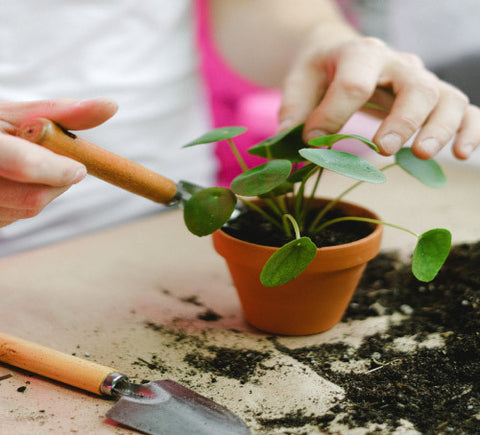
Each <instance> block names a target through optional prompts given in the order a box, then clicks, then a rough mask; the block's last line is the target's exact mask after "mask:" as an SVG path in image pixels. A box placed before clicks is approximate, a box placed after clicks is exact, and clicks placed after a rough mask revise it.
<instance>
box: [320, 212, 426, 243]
mask: <svg viewBox="0 0 480 435" xmlns="http://www.w3.org/2000/svg"><path fill="white" fill-rule="evenodd" d="M344 221H358V222H368V223H371V224H377V225H385V226H387V227H392V228H396V229H397V230H401V231H405V232H406V233H410V234H411V235H412V236H415V237H417V238H418V237H420V234H418V233H416V232H414V231H412V230H409V229H408V228H404V227H401V226H399V225H395V224H391V223H388V222H383V221H380V220H378V219H371V218H366V217H357V216H345V217H340V218H336V219H332V220H330V221H328V222H325V223H323V224H322V225H320V226H319V227H318V228H316V229H315V231H314V232H312V234H316V233H319V232H320V231H321V230H323V229H324V228H326V227H329V226H330V225H333V224H336V223H338V222H344Z"/></svg>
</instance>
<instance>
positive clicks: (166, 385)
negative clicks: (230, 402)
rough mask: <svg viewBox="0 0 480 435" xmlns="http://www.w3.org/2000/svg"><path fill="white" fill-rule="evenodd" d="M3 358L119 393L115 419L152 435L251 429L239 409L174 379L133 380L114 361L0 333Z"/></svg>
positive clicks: (226, 434)
mask: <svg viewBox="0 0 480 435" xmlns="http://www.w3.org/2000/svg"><path fill="white" fill-rule="evenodd" d="M0 361H1V362H4V363H7V364H10V365H12V366H15V367H19V368H22V369H24V370H28V371H30V372H33V373H37V374H39V375H42V376H45V377H48V378H50V379H54V380H56V381H60V382H63V383H65V384H68V385H71V386H73V387H77V388H80V389H82V390H85V391H89V392H92V393H95V394H98V395H102V396H106V397H111V398H114V399H119V400H118V401H117V402H116V403H115V405H114V406H113V407H112V408H111V409H110V410H109V411H108V412H107V414H106V416H107V417H108V418H110V419H111V420H114V421H116V422H118V423H121V424H123V425H125V426H128V427H130V428H133V429H136V430H138V431H141V432H144V433H146V434H152V435H179V434H182V435H230V434H231V435H247V434H250V430H249V429H248V427H247V426H246V425H245V423H244V422H243V421H242V420H241V419H240V418H239V417H237V416H236V415H235V414H233V413H232V412H230V411H229V410H227V409H226V408H224V407H223V406H221V405H219V404H217V403H215V402H213V401H212V400H210V399H208V398H206V397H204V396H202V395H200V394H197V393H195V392H194V391H192V390H189V389H188V388H185V387H184V386H182V385H180V384H178V383H177V382H174V381H171V380H161V381H155V382H148V383H146V384H135V383H133V382H130V381H129V380H128V378H127V376H125V375H124V374H122V373H119V372H117V371H116V370H115V369H113V368H111V367H106V366H102V365H100V364H97V363H94V362H92V361H87V360H84V359H81V358H78V357H75V356H72V355H68V354H64V353H62V352H59V351H57V350H53V349H50V348H47V347H44V346H41V345H38V344H36V343H32V342H30V341H26V340H23V339H20V338H17V337H13V336H11V335H8V334H3V333H0Z"/></svg>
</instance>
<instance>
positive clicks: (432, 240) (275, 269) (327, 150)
mask: <svg viewBox="0 0 480 435" xmlns="http://www.w3.org/2000/svg"><path fill="white" fill-rule="evenodd" d="M302 128H303V125H299V126H297V127H295V128H293V129H291V130H288V131H285V132H282V133H279V134H277V135H275V136H273V137H271V138H268V139H266V140H265V141H263V142H261V143H259V144H257V145H255V146H253V147H252V148H250V149H249V150H248V152H249V153H251V154H253V155H256V156H261V157H264V158H265V163H262V164H260V165H258V166H255V167H253V168H248V167H247V166H246V164H245V162H244V160H243V158H242V156H241V155H240V153H239V151H238V149H237V148H236V147H235V144H234V142H233V138H234V137H236V136H238V135H239V134H242V133H243V132H244V131H245V130H246V129H245V128H244V127H226V128H218V129H215V130H212V131H210V132H208V133H206V134H205V135H202V136H201V137H199V138H198V139H196V140H194V141H192V142H190V143H188V144H186V145H185V147H190V146H196V145H201V144H206V143H213V142H215V143H216V142H219V141H226V143H228V145H229V146H230V148H231V150H232V152H233V154H234V155H235V157H236V159H237V160H238V162H239V164H240V166H241V167H242V173H241V174H240V175H238V176H237V177H236V178H235V179H234V180H233V181H232V183H231V186H230V188H224V187H209V188H205V189H201V188H198V187H196V186H192V185H190V184H189V183H186V182H183V185H184V188H186V189H187V190H189V191H190V193H191V197H190V198H189V199H188V200H187V201H186V203H185V204H184V220H185V223H186V226H187V228H188V229H189V230H190V231H191V232H192V233H193V234H196V235H198V236H205V235H209V234H213V243H214V247H215V249H216V250H217V252H218V253H219V254H220V255H222V256H223V257H225V259H226V262H227V264H228V267H229V269H230V272H231V275H232V278H233V281H234V284H235V287H236V289H237V291H238V294H239V298H240V301H241V304H242V308H243V312H244V315H245V317H246V319H247V321H248V322H249V323H251V324H252V325H254V326H256V327H258V328H259V329H261V330H264V331H267V332H272V333H278V334H287V335H304V334H312V333H317V332H320V331H324V330H326V329H329V328H331V327H332V326H334V325H335V324H336V323H337V322H339V321H340V319H341V317H342V315H343V313H344V311H345V310H346V308H347V306H348V304H349V301H350V299H351V297H352V295H353V293H354V291H355V288H356V286H357V284H358V281H359V280H360V277H361V274H362V272H363V270H364V269H365V266H366V263H367V262H368V261H369V260H371V259H372V258H373V257H375V256H376V255H377V253H378V251H379V249H380V241H381V235H382V227H383V226H391V227H395V228H397V229H399V230H402V231H404V232H407V233H409V234H410V235H412V236H414V237H416V238H417V239H418V241H417V244H416V247H415V251H414V253H413V257H412V272H413V274H414V275H415V277H416V278H417V279H419V280H421V281H426V282H427V281H431V280H432V279H433V278H434V277H435V276H436V274H437V273H438V271H439V269H440V268H441V266H442V265H443V263H444V262H445V260H446V258H447V256H448V253H449V251H450V246H451V234H450V232H449V231H448V230H446V229H441V228H437V229H432V230H430V231H427V232H425V233H423V234H417V233H415V232H413V231H411V230H410V229H407V228H403V227H400V226H397V225H395V224H392V223H389V222H383V221H381V220H380V218H379V217H378V216H376V215H375V213H373V212H372V211H370V210H367V209H365V208H363V207H361V206H358V205H355V204H350V203H348V202H345V201H343V198H344V196H345V195H346V194H347V193H349V192H350V191H352V190H353V189H354V188H356V187H357V186H359V185H360V184H362V183H365V182H369V183H383V182H384V181H385V180H386V177H385V174H384V172H385V171H386V170H387V169H388V168H390V167H392V166H400V167H401V168H402V169H404V170H405V172H406V173H408V174H410V175H411V176H413V177H415V178H417V179H418V180H419V181H421V182H422V183H424V184H426V185H427V186H430V187H434V188H439V187H441V186H443V185H444V184H445V181H446V179H445V175H444V173H443V172H442V170H441V168H440V167H439V165H438V164H437V163H436V162H435V161H434V160H426V161H425V160H420V159H418V158H416V157H415V156H414V155H413V154H412V152H411V150H410V149H409V148H403V149H401V150H400V151H399V152H398V153H397V154H396V155H395V160H394V163H389V164H387V165H386V166H384V167H383V168H380V169H378V168H377V167H375V166H373V165H372V164H371V163H369V162H368V161H366V160H365V159H363V158H362V157H360V156H358V155H356V154H351V153H348V152H345V151H341V150H337V149H335V148H334V146H335V144H336V143H337V142H339V141H341V140H343V139H346V138H354V139H356V140H358V141H359V143H363V144H365V145H366V146H368V147H370V148H371V149H373V150H375V151H376V152H377V153H378V152H379V149H378V147H377V146H376V145H375V144H374V143H373V142H371V141H369V140H368V139H366V138H364V137H361V136H357V135H343V134H333V135H327V136H322V137H318V138H315V139H312V140H310V141H309V142H308V144H305V143H304V142H303V141H302V138H301V131H302ZM325 170H330V171H334V172H337V173H339V174H341V175H344V176H346V177H350V178H352V179H353V180H354V181H353V184H352V185H351V187H349V188H348V189H347V190H345V191H344V192H343V193H342V194H340V195H339V196H337V197H336V198H317V197H316V196H315V194H316V192H317V188H318V186H319V185H320V184H321V181H322V176H323V174H324V172H325Z"/></svg>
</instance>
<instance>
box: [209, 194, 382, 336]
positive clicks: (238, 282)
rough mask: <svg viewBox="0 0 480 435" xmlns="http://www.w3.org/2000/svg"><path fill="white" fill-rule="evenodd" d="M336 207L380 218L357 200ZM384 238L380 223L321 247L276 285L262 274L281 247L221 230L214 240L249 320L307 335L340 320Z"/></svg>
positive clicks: (270, 329) (269, 329)
mask: <svg viewBox="0 0 480 435" xmlns="http://www.w3.org/2000/svg"><path fill="white" fill-rule="evenodd" d="M319 202H321V203H325V202H326V200H319ZM338 206H339V207H340V208H341V209H342V210H343V211H344V212H346V213H347V214H348V215H351V216H362V217H369V218H374V219H378V217H377V216H376V215H375V214H374V213H373V212H371V211H369V210H367V209H365V208H363V207H360V206H358V205H354V204H351V203H346V202H341V203H339V205H338ZM381 238H382V226H381V225H377V226H375V229H374V231H373V232H372V233H371V234H369V235H368V236H367V237H365V238H363V239H360V240H357V241H355V242H352V243H347V244H344V245H339V246H328V247H324V248H319V249H318V250H317V255H316V257H315V259H314V260H313V262H312V263H311V264H310V265H309V266H308V267H307V269H306V270H305V271H304V272H303V273H301V274H300V275H299V276H298V277H297V278H295V279H294V280H292V281H290V282H288V283H286V284H283V285H281V286H277V287H265V286H263V285H262V284H261V283H260V279H259V276H260V271H261V270H262V268H263V265H264V264H265V262H266V261H267V259H268V258H269V257H270V256H271V255H272V254H273V253H274V252H275V251H276V250H277V249H278V248H275V247H271V246H263V245H257V244H254V243H248V242H245V241H243V240H240V239H237V238H235V237H232V236H230V235H228V234H226V233H225V232H223V231H222V230H218V231H216V232H215V233H214V234H213V245H214V247H215V250H216V251H217V252H218V253H219V254H220V255H221V256H222V257H224V258H225V260H226V262H227V265H228V268H229V270H230V274H231V276H232V279H233V283H234V285H235V287H236V289H237V292H238V295H239V298H240V302H241V304H242V309H243V313H244V316H245V318H246V320H247V321H248V322H249V323H250V324H252V325H253V326H255V327H257V328H259V329H261V330H263V331H266V332H271V333H275V334H284V335H307V334H315V333H318V332H321V331H325V330H327V329H330V328H332V327H333V326H334V325H336V324H337V323H338V322H339V321H340V320H341V318H342V316H343V314H344V312H345V310H346V309H347V307H348V304H349V303H350V300H351V298H352V296H353V293H354V291H355V289H356V287H357V285H358V282H359V280H360V278H361V276H362V273H363V271H364V270H365V267H366V265H367V262H368V261H369V260H371V259H372V258H374V257H375V256H376V255H377V254H378V252H379V250H380V243H381Z"/></svg>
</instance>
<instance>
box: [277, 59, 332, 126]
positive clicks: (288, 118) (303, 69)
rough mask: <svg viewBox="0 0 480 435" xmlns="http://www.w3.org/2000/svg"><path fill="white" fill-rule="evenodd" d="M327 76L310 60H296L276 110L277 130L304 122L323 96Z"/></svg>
mask: <svg viewBox="0 0 480 435" xmlns="http://www.w3.org/2000/svg"><path fill="white" fill-rule="evenodd" d="M326 86H327V76H326V73H325V72H324V71H321V70H319V69H318V68H317V67H316V66H315V65H314V64H312V63H311V62H306V61H305V62H304V61H303V60H301V61H299V62H297V64H296V65H294V67H293V68H292V69H291V71H290V72H289V74H288V76H287V78H286V80H285V85H284V88H283V92H282V103H281V106H280V110H279V112H278V117H279V123H280V126H279V130H280V131H283V130H288V129H290V128H292V127H295V126H296V125H299V124H302V123H303V122H305V120H306V119H307V117H308V116H309V114H310V113H311V112H312V110H313V109H314V108H315V106H316V105H317V103H318V101H319V100H320V99H321V98H322V97H323V94H324V92H325V89H326Z"/></svg>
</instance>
